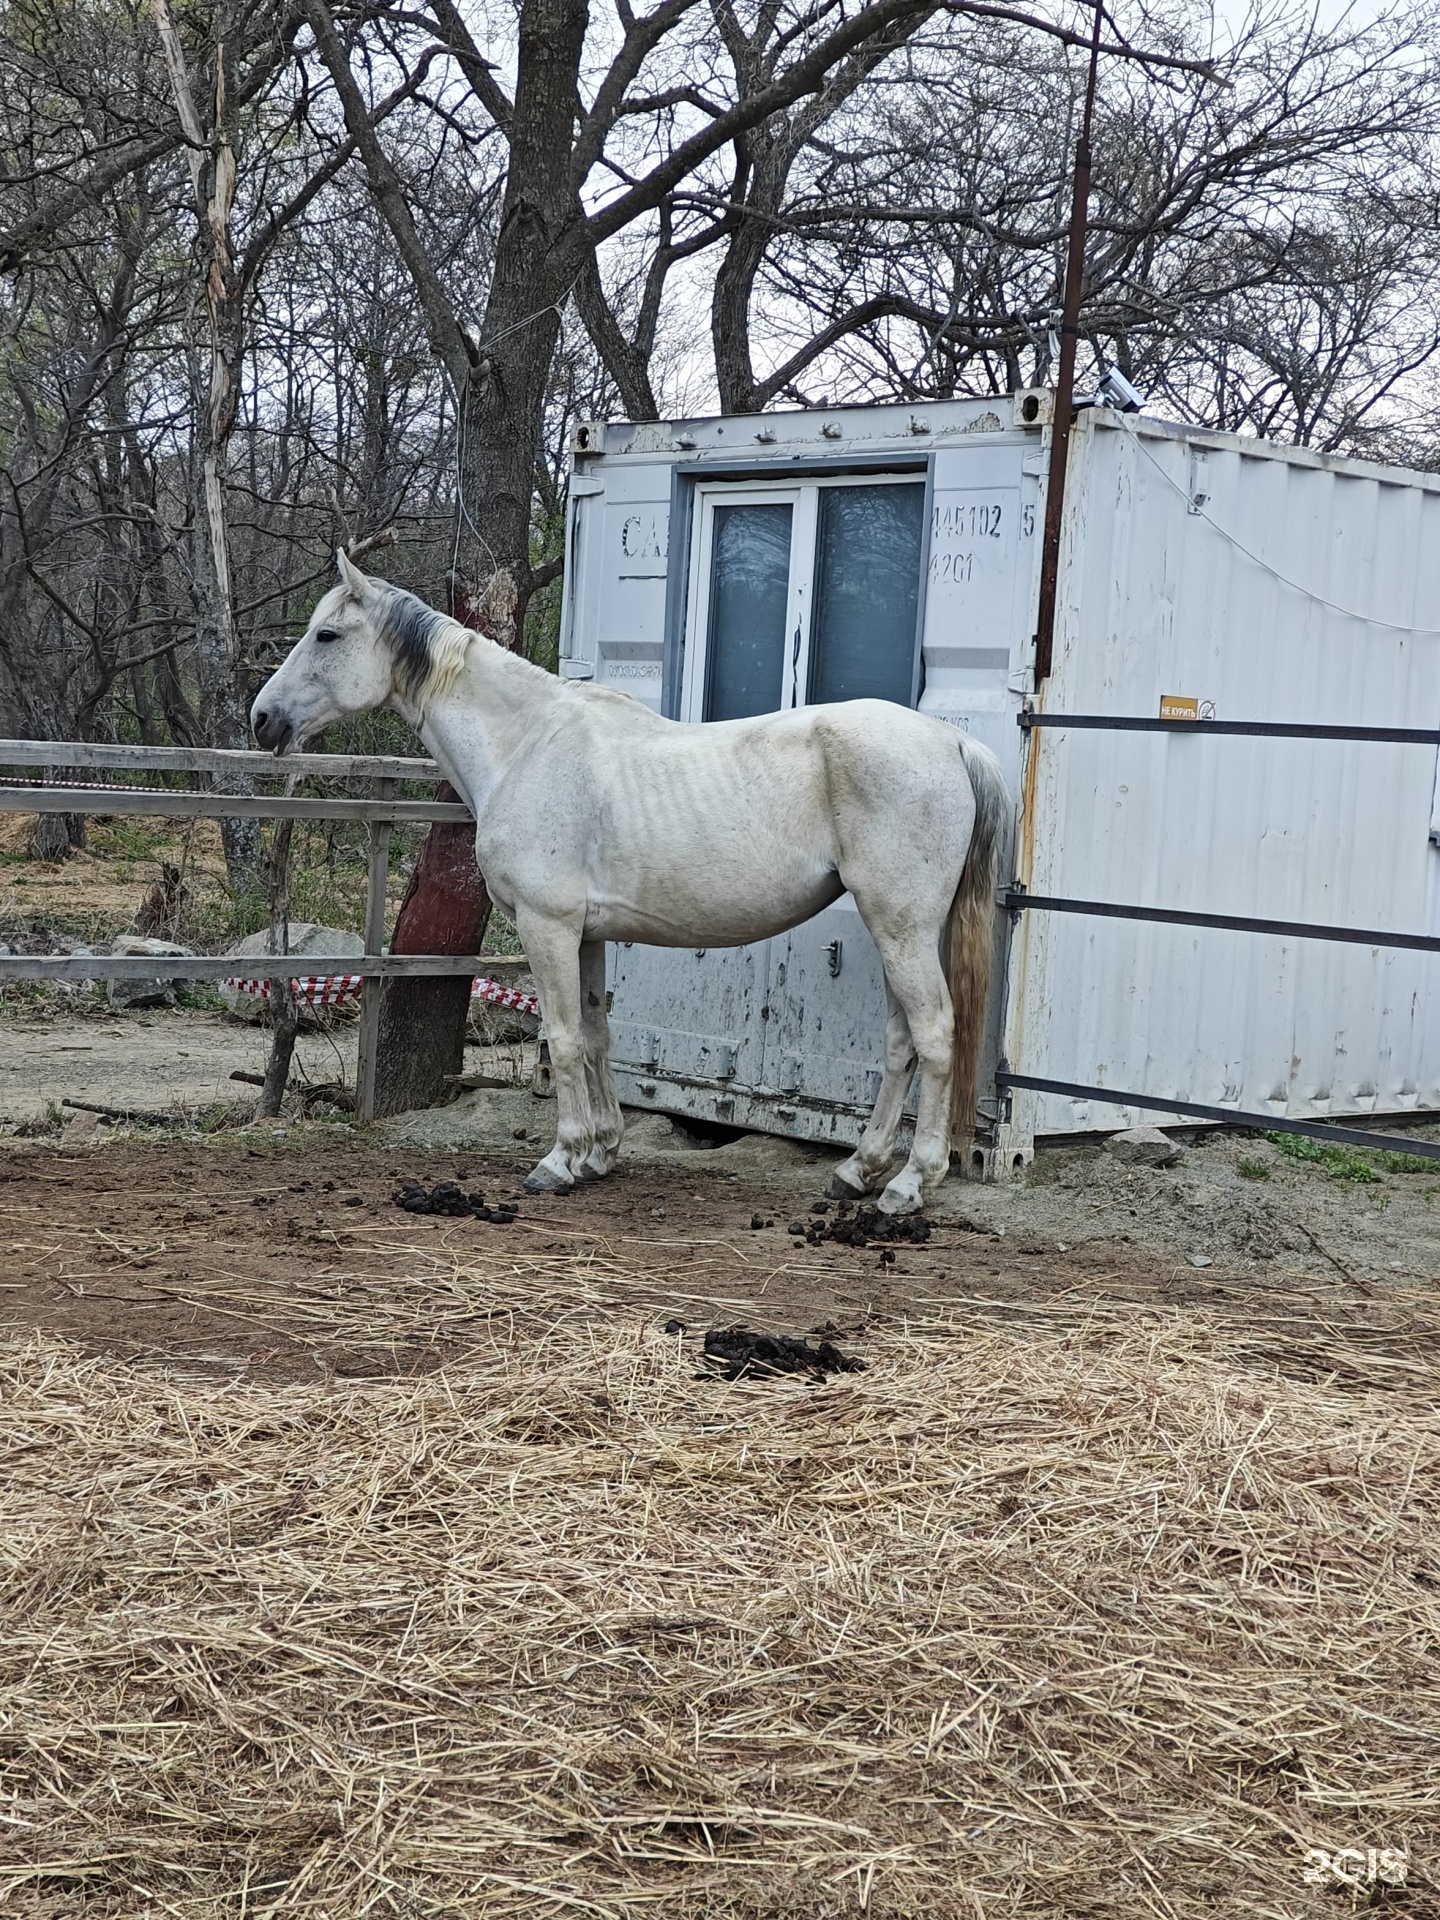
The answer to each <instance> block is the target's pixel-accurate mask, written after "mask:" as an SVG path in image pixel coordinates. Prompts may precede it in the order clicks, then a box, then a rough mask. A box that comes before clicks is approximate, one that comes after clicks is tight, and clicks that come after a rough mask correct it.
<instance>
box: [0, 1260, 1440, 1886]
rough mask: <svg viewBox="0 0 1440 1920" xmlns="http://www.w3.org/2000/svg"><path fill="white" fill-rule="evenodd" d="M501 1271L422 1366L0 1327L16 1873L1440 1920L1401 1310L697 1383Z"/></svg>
mask: <svg viewBox="0 0 1440 1920" xmlns="http://www.w3.org/2000/svg"><path fill="white" fill-rule="evenodd" d="M506 1271H507V1270H506V1268H505V1264H504V1260H503V1258H501V1257H497V1260H496V1263H495V1265H494V1266H493V1267H492V1268H491V1269H490V1270H489V1271H488V1273H487V1272H482V1271H481V1270H480V1269H479V1268H478V1267H477V1266H475V1265H474V1264H473V1263H472V1264H471V1265H469V1266H466V1267H457V1269H456V1272H455V1274H454V1276H453V1277H452V1278H451V1280H450V1283H449V1287H450V1292H449V1293H448V1294H447V1296H446V1297H447V1299H448V1300H449V1301H450V1302H451V1303H452V1304H453V1301H454V1300H455V1299H456V1298H457V1297H463V1298H464V1299H465V1300H466V1301H467V1302H468V1304H469V1307H470V1309H471V1311H472V1312H473V1313H474V1314H475V1315H476V1316H477V1319H476V1325H477V1327H482V1328H483V1327H488V1331H485V1332H483V1333H480V1334H477V1337H476V1341H475V1344H474V1346H473V1347H472V1349H471V1351H470V1352H469V1353H468V1354H467V1355H466V1357H465V1358H464V1359H463V1360H461V1361H457V1362H453V1363H451V1364H449V1365H447V1366H446V1367H444V1368H443V1369H440V1370H437V1371H431V1372H429V1373H427V1374H424V1375H423V1376H420V1377H414V1378H410V1379H401V1380H397V1379H394V1378H391V1379H386V1380H371V1381H366V1382H359V1383H357V1382H353V1381H350V1382H346V1381H338V1380H336V1379H334V1378H330V1377H327V1378H325V1379H323V1380H322V1379H321V1378H319V1377H317V1381H316V1383H315V1385H314V1386H304V1387H296V1386H267V1385H264V1384H259V1383H256V1382H253V1381H250V1382H230V1383H224V1384H207V1383H203V1382H197V1381H196V1380H194V1379H193V1378H186V1377H184V1376H181V1375H176V1374H169V1375H167V1374H165V1373H163V1372H161V1371H158V1370H156V1369H155V1368H153V1367H151V1368H148V1369H145V1368H133V1367H132V1368H127V1367H126V1366H124V1365H122V1364H121V1363H119V1362H118V1361H113V1360H92V1359H86V1358H83V1357H81V1356H80V1355H78V1354H77V1353H76V1352H74V1351H73V1350H70V1349H66V1348H63V1347H59V1346H55V1345H40V1344H25V1345H16V1346H15V1347H13V1348H11V1349H9V1350H8V1351H7V1352H6V1353H5V1354H4V1356H3V1362H4V1364H3V1375H0V1390H3V1399H0V1449H3V1462H4V1474H3V1480H0V1502H3V1532H0V1578H3V1588H0V1608H3V1614H0V1618H3V1629H0V1631H3V1643H0V1910H3V1911H4V1912H6V1913H15V1914H17V1915H42V1914H43V1915H45V1916H62V1915H63V1916H67V1917H68V1916H77V1917H78V1916H90V1915H106V1916H112V1915H114V1916H118V1915H125V1916H130V1915H136V1914H141V1913H150V1914H155V1915H159V1914H173V1915H177V1916H184V1917H185V1920H201V1917H202V1916H203V1917H204V1920H219V1916H222V1915H223V1916H240V1915H254V1916H258V1915H261V1914H276V1915H279V1914H287V1915H288V1914H296V1915H300V1914H304V1915H312V1916H317V1917H318V1916H321V1915H328V1916H330V1920H360V1917H361V1916H363V1915H369V1914H375V1915H381V1914H405V1915H432V1914H433V1915H445V1916H470V1915H484V1916H490V1915H497V1916H498V1915H506V1916H510V1915H514V1916H520V1915H525V1916H550V1915H555V1916H560V1915H565V1916H580V1915H594V1916H614V1917H615V1920H622V1917H623V1920H629V1917H631V1916H634V1917H635V1920H639V1916H642V1915H643V1916H657V1917H659V1920H681V1916H685V1917H686V1920H688V1917H689V1916H700V1915H705V1916H712V1915H714V1916H719V1915H734V1916H750V1915H762V1914H764V1915H775V1916H780V1915H784V1916H787V1920H806V1917H808V1916H820V1915H840V1914H854V1913H857V1912H862V1911H864V1912H869V1913H870V1914H873V1915H887V1916H890V1915H901V1914H910V1915H915V1916H920V1915H925V1916H942V1917H944V1916H950V1915H957V1916H965V1917H966V1920H1001V1916H1010V1915H1016V1916H1019V1915H1025V1916H1027V1917H1029V1916H1046V1915H1061V1914H1063V1915H1097V1916H1098V1915H1102V1914H1103V1915H1131V1914H1135V1915H1141V1914H1147V1915H1148V1914H1154V1915H1184V1916H1191V1915H1196V1916H1198V1915H1201V1914H1205V1915H1210V1916H1213V1915H1217V1914H1218V1915H1232V1914H1233V1915H1240V1914H1245V1915H1271V1916H1287V1915H1297V1916H1298V1915H1304V1914H1310V1913H1314V1914H1324V1913H1341V1912H1344V1911H1348V1910H1349V1907H1350V1905H1351V1899H1350V1896H1349V1895H1347V1894H1346V1893H1345V1892H1344V1891H1343V1890H1342V1889H1334V1888H1332V1889H1331V1890H1329V1891H1327V1890H1325V1889H1324V1888H1321V1887H1311V1886H1309V1885H1307V1883H1306V1882H1305V1880H1304V1878H1303V1875H1302V1863H1303V1858H1304V1851H1305V1849H1306V1848H1307V1847H1308V1846H1311V1845H1319V1846H1321V1847H1324V1848H1327V1849H1332V1850H1333V1849H1335V1848H1338V1847H1344V1846H1355V1847H1359V1848H1362V1849H1363V1848H1365V1847H1367V1846H1375V1847H1390V1848H1398V1849H1404V1850H1405V1851H1406V1852H1407V1854H1408V1856H1409V1860H1410V1886H1409V1888H1408V1890H1406V1891H1403V1892H1396V1893H1392V1894H1386V1895H1385V1898H1386V1899H1387V1900H1388V1901H1393V1902H1394V1903H1395V1904H1396V1905H1397V1907H1398V1909H1399V1910H1401V1911H1404V1912H1406V1913H1410V1914H1415V1915H1426V1914H1429V1915H1433V1914H1435V1913H1436V1912H1437V1911H1440V1908H1437V1905H1436V1903H1435V1894H1434V1892H1433V1891H1432V1889H1433V1888H1434V1886H1435V1884H1436V1870H1437V1865H1440V1819H1437V1814H1440V1543H1437V1531H1436V1525H1435V1522H1436V1507H1437V1501H1440V1493H1437V1481H1436V1471H1437V1465H1440V1427H1437V1410H1436V1399H1437V1394H1436V1391H1435V1383H1436V1379H1437V1377H1440V1376H1437V1374H1436V1372H1435V1370H1434V1368H1433V1367H1432V1366H1431V1365H1430V1364H1429V1363H1428V1362H1427V1361H1426V1360H1425V1359H1424V1358H1423V1356H1422V1354H1421V1349H1419V1348H1418V1347H1417V1348H1414V1349H1413V1350H1412V1351H1411V1352H1410V1354H1409V1357H1408V1358H1407V1357H1406V1354H1405V1353H1404V1352H1403V1351H1399V1350H1397V1353H1396V1354H1395V1355H1394V1356H1392V1357H1391V1358H1390V1359H1389V1360H1387V1359H1385V1357H1384V1356H1382V1355H1371V1356H1369V1357H1366V1356H1365V1355H1363V1354H1361V1355H1359V1356H1358V1357H1357V1355H1356V1354H1354V1353H1351V1354H1349V1355H1348V1356H1347V1355H1345V1354H1340V1355H1338V1356H1337V1367H1338V1372H1336V1373H1332V1374H1331V1375H1329V1376H1328V1377H1327V1376H1325V1375H1324V1374H1317V1371H1316V1366H1315V1364H1314V1363H1315V1359H1316V1355H1315V1354H1314V1352H1311V1353H1310V1354H1309V1355H1308V1356H1305V1358H1304V1364H1303V1365H1301V1366H1300V1367H1299V1368H1298V1371H1294V1372H1287V1371H1286V1358H1285V1346H1284V1342H1283V1341H1280V1342H1278V1344H1277V1343H1273V1342H1272V1343H1271V1344H1272V1346H1273V1347H1274V1351H1275V1354H1277V1355H1278V1361H1277V1359H1276V1358H1273V1357H1267V1355H1266V1352H1265V1345H1266V1343H1265V1341H1264V1340H1261V1339H1258V1338H1257V1337H1256V1336H1255V1335H1254V1334H1253V1333H1251V1334H1246V1333H1244V1332H1243V1331H1237V1330H1236V1329H1233V1328H1228V1327H1226V1326H1225V1325H1223V1324H1222V1323H1220V1322H1219V1321H1217V1320H1214V1319H1210V1320H1207V1319H1206V1318H1204V1317H1203V1316H1199V1315H1196V1314H1193V1313H1192V1314H1185V1315H1180V1314H1176V1315H1174V1316H1173V1317H1172V1316H1169V1315H1159V1316H1157V1315H1155V1314H1153V1313H1151V1314H1148V1315H1146V1314H1143V1313H1142V1312H1141V1311H1140V1310H1138V1309H1130V1308H1118V1307H1114V1308H1110V1309H1107V1310H1105V1311H1103V1312H1095V1313H1093V1314H1091V1315H1089V1316H1087V1315H1086V1314H1085V1313H1083V1312H1082V1311H1080V1310H1076V1311H1074V1312H1065V1311H1062V1310H1058V1309H1057V1310H1053V1311H1050V1312H1048V1313H1039V1314H1033V1315H1028V1316H1027V1315H1025V1314H1023V1313H1014V1312H1011V1311H1010V1310H1007V1311H1006V1312H1005V1313H1004V1314H992V1315H990V1316H988V1317H987V1316H986V1315H984V1314H983V1313H980V1312H979V1311H973V1310H968V1309H962V1310H957V1309H955V1308H953V1307H949V1308H943V1309H942V1308H939V1307H937V1308H936V1310H935V1311H934V1312H933V1314H930V1315H929V1316H927V1317H925V1318H923V1319H920V1320H917V1321H915V1322H913V1323H912V1324H911V1325H909V1326H908V1327H905V1328H903V1329H898V1330H894V1329H892V1330H890V1331H884V1332H877V1333H876V1334H875V1335H874V1337H872V1338H871V1339H870V1340H868V1341H867V1342H866V1343H865V1352H866V1354H867V1357H868V1359H869V1362H870V1370H869V1371H868V1372H866V1373H864V1374H861V1375H857V1376H848V1377H846V1378H844V1379H843V1380H841V1381H838V1382H835V1383H832V1384H830V1385H828V1386H825V1387H823V1388H815V1387H810V1386H806V1385H802V1384H799V1383H796V1382H792V1381H784V1382H777V1383H772V1384H769V1385H740V1386H721V1385H715V1384H710V1383H707V1382H700V1381H697V1380H696V1379H695V1378H694V1375H695V1372H696V1364H695V1348H694V1342H693V1340H692V1341H691V1342H690V1343H689V1344H688V1345H687V1344H685V1343H683V1342H682V1341H680V1340H678V1339H677V1338H674V1337H667V1336H666V1335H665V1334H664V1333H663V1332H661V1331H660V1325H661V1322H660V1321H659V1320H658V1319H657V1318H656V1317H655V1316H654V1315H653V1314H652V1313H650V1311H649V1310H648V1309H645V1310H638V1309H637V1308H636V1307H635V1306H634V1305H633V1304H627V1302H626V1299H625V1290H624V1285H623V1276H620V1275H613V1276H611V1277H610V1278H609V1279H608V1280H606V1281H604V1282H603V1283H602V1281H601V1280H600V1279H597V1278H596V1277H595V1276H593V1275H592V1276H591V1277H590V1278H589V1279H588V1280H586V1282H585V1283H584V1287H583V1289H582V1291H583V1292H584V1295H585V1300H586V1302H587V1304H586V1307H585V1311H584V1312H582V1313H573V1314H570V1315H569V1316H561V1317H559V1318H557V1317H556V1316H554V1315H553V1314H549V1313H547V1312H546V1311H545V1310H544V1309H543V1306H542V1304H541V1302H540V1301H539V1298H538V1296H537V1295H536V1294H535V1292H534V1289H533V1288H532V1287H531V1286H530V1285H529V1283H527V1282H526V1280H525V1279H524V1277H523V1276H522V1275H520V1274H518V1273H512V1275H511V1278H510V1279H509V1280H507V1278H506ZM650 1284H653V1282H652V1283H650ZM507 1288H508V1291H507ZM546 1289H547V1292H548V1293H550V1294H553V1295H559V1294H560V1293H561V1291H562V1289H560V1288H559V1287H558V1286H557V1285H556V1283H555V1281H554V1279H553V1278H551V1279H549V1280H547V1282H546ZM437 1303H438V1296H437ZM338 1310H339V1309H337V1311H338ZM1417 1310H1418V1309H1417ZM1365 1897H1366V1898H1368V1897H1369V1896H1368V1894H1367V1895H1366V1896H1365Z"/></svg>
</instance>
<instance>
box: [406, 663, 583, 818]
mask: <svg viewBox="0 0 1440 1920" xmlns="http://www.w3.org/2000/svg"><path fill="white" fill-rule="evenodd" d="M560 692H561V683H560V682H559V681H558V680H555V679H552V678H551V676H550V675H549V674H546V673H540V672H537V671H536V670H535V669H534V668H533V667H531V666H529V665H528V664H527V663H526V662H525V661H523V660H520V659H517V657H516V656H515V655H514V654H510V653H506V652H505V650H504V648H503V647H499V646H497V645H496V644H495V642H494V641H493V640H487V639H486V638H485V637H484V636H483V635H476V636H475V638H474V639H473V640H472V642H471V644H470V646H469V648H468V649H467V652H466V658H465V665H464V667H463V668H462V669H461V671H460V674H459V676H458V678H457V679H456V680H455V682H454V684H453V685H452V686H450V687H448V688H447V689H446V691H445V692H444V693H442V694H440V695H438V696H437V697H436V698H435V699H434V700H432V701H431V702H430V705H429V707H428V708H427V710H426V713H425V717H424V720H423V721H422V723H421V726H420V737H421V739H422V740H423V741H424V742H425V745H426V746H427V747H428V748H429V749H430V752H431V753H432V754H433V756H434V757H435V759H436V760H437V761H438V762H439V764H440V766H441V768H442V769H443V770H444V772H445V773H446V774H447V775H448V776H449V778H450V781H451V784H452V785H453V786H454V787H456V788H457V789H458V791H459V792H460V793H461V794H463V795H464V798H465V801H466V804H467V805H468V806H469V808H470V811H471V812H472V813H473V814H475V815H476V816H477V817H478V816H479V814H480V813H481V812H482V810H483V809H484V807H485V805H486V803H487V801H488V800H489V798H490V795H491V794H492V793H493V792H494V790H495V788H496V787H497V786H498V785H499V783H500V781H501V780H502V779H503V778H504V775H505V771H506V769H507V768H508V767H509V765H510V763H511V761H512V760H513V759H514V758H515V756H516V755H517V754H518V753H521V752H523V751H524V749H525V748H526V746H527V745H530V744H533V742H534V741H535V738H536V736H537V733H538V731H539V730H540V729H541V728H542V727H543V725H544V722H545V718H546V716H547V714H548V712H549V710H550V709H551V708H552V707H553V706H554V704H555V702H556V700H557V699H558V698H559V697H560Z"/></svg>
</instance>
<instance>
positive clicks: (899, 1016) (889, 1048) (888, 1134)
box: [830, 976, 915, 1200]
mask: <svg viewBox="0 0 1440 1920" xmlns="http://www.w3.org/2000/svg"><path fill="white" fill-rule="evenodd" d="M885 1001H886V1005H887V1006H888V1007H889V1010H890V1012H889V1018H888V1019H887V1020H886V1022H885V1074H884V1078H883V1079H882V1080H881V1082H880V1091H879V1093H878V1094H877V1095H876V1097H875V1106H874V1109H873V1111H872V1112H871V1115H870V1118H869V1119H868V1120H867V1121H866V1123H865V1131H864V1132H863V1133H862V1134H861V1136H860V1144H859V1146H858V1147H856V1149H855V1151H854V1153H852V1154H851V1156H850V1158H849V1159H848V1160H843V1161H842V1162H841V1163H840V1165H839V1166H838V1167H837V1168H836V1169H835V1177H834V1178H833V1179H832V1180H831V1182H830V1198H831V1199H832V1200H855V1199H858V1198H859V1197H860V1195H861V1194H864V1193H873V1192H874V1190H875V1189H876V1187H881V1186H883V1185H884V1184H885V1181H886V1179H887V1177H888V1176H889V1173H890V1168H891V1165H892V1163H893V1160H894V1147H895V1134H896V1132H897V1130H898V1128H899V1125H900V1115H901V1113H902V1112H903V1110H904V1106H905V1095H906V1094H907V1092H908V1091H909V1089H910V1077H911V1075H912V1074H913V1073H914V1071H915V1043H914V1042H913V1041H912V1040H911V1038H910V1022H909V1021H908V1020H907V1019H906V1017H905V1009H904V1008H903V1007H902V1006H901V1004H900V1002H899V1001H898V1000H897V999H896V998H895V995H894V992H893V991H892V989H891V986H890V981H889V977H888V976H887V977H886V981H885Z"/></svg>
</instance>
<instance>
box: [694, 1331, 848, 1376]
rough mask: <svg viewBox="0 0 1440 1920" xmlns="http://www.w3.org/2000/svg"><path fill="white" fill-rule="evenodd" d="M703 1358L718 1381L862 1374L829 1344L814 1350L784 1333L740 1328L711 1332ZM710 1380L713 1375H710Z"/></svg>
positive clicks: (707, 1336) (845, 1355)
mask: <svg viewBox="0 0 1440 1920" xmlns="http://www.w3.org/2000/svg"><path fill="white" fill-rule="evenodd" d="M705 1358H706V1359H707V1360H713V1361H714V1362H716V1365H717V1369H718V1373H719V1377H720V1379H722V1380H744V1379H757V1378H758V1379H764V1378H765V1377H766V1376H767V1375H768V1376H774V1375H777V1374H782V1373H803V1374H804V1375H806V1377H807V1378H808V1379H810V1380H814V1381H822V1380H824V1379H825V1377H826V1375H827V1374H832V1373H863V1372H864V1371H865V1362H864V1361H863V1360H856V1359H854V1358H852V1357H851V1356H850V1355H848V1354H843V1353H841V1351H840V1349H839V1348H838V1347H837V1346H835V1345H834V1343H833V1342H832V1341H829V1340H822V1341H821V1342H820V1344H819V1346H818V1347H812V1346H811V1345H810V1344H809V1342H808V1341H805V1340H796V1339H794V1338H792V1337H791V1336H790V1335H789V1334H784V1333H749V1332H747V1331H746V1330H745V1328H744V1327H726V1328H721V1329H712V1331H711V1332H709V1333H707V1334H706V1336H705ZM712 1377H713V1376H712Z"/></svg>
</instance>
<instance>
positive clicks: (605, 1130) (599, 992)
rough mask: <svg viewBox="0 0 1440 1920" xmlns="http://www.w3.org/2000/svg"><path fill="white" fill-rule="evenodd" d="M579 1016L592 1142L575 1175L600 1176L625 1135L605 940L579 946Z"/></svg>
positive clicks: (577, 1176) (585, 1176) (603, 1173)
mask: <svg viewBox="0 0 1440 1920" xmlns="http://www.w3.org/2000/svg"><path fill="white" fill-rule="evenodd" d="M580 1020H581V1025H582V1026H583V1028H584V1032H585V1086H586V1091H587V1092H588V1094H589V1096H590V1125H591V1129H592V1131H593V1133H594V1138H595V1144H594V1146H593V1147H591V1149H590V1152H589V1154H588V1155H587V1157H586V1159H585V1160H584V1161H583V1163H582V1164H581V1166H580V1167H579V1168H578V1169H577V1172H576V1178H577V1179H581V1180H600V1179H603V1178H604V1176H605V1175H606V1174H607V1173H609V1171H610V1169H611V1168H612V1167H613V1166H614V1164H615V1158H616V1155H617V1154H618V1153H619V1151H620V1142H621V1140H622V1139H623V1138H624V1135H625V1120H624V1117H623V1115H622V1114H621V1112H620V1100H619V1096H618V1095H617V1094H616V1091H615V1075H614V1074H613V1073H612V1072H611V1069H610V1021H609V1017H608V1015H607V1013H606V1010H605V942H604V941H603V940H587V941H585V942H584V944H583V945H582V946H581V948H580Z"/></svg>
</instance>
